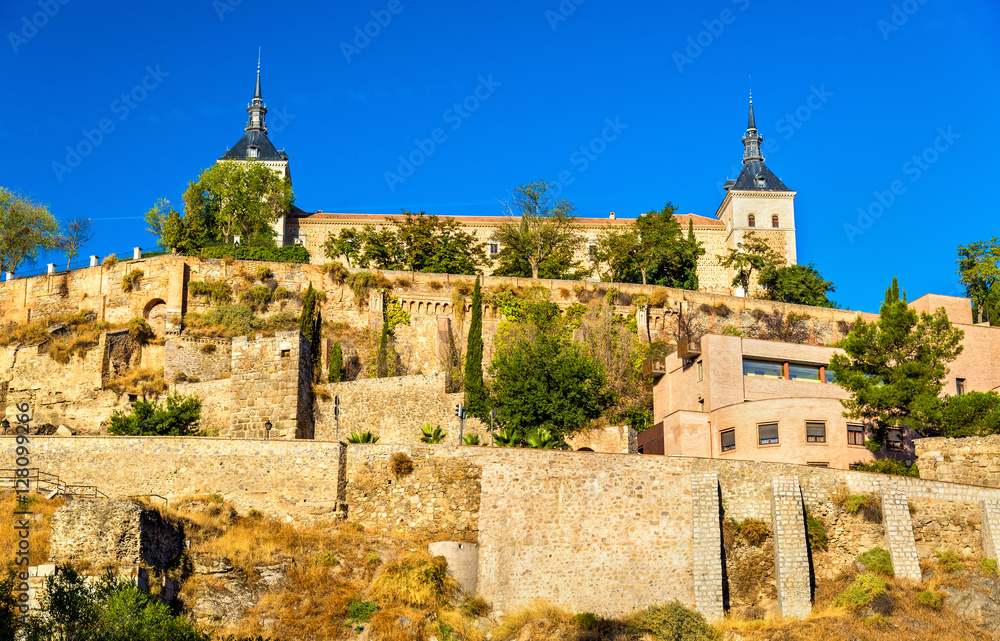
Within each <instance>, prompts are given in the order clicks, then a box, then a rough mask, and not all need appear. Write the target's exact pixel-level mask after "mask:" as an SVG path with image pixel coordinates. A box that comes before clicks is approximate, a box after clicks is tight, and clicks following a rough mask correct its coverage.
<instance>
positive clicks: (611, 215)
mask: <svg viewBox="0 0 1000 641" xmlns="http://www.w3.org/2000/svg"><path fill="white" fill-rule="evenodd" d="M608 218H610V219H611V220H614V219H615V212H611V213H610V214H608Z"/></svg>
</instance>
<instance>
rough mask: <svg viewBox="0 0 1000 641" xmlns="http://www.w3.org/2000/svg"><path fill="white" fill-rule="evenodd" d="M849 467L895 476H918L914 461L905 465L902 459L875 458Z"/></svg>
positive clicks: (860, 470)
mask: <svg viewBox="0 0 1000 641" xmlns="http://www.w3.org/2000/svg"><path fill="white" fill-rule="evenodd" d="M851 467H853V468H854V469H855V470H857V471H859V472H875V473H876V474H894V475H896V476H912V477H915V478H918V477H919V476H920V472H919V471H918V470H917V466H916V464H915V463H914V464H913V465H910V466H907V465H906V463H904V462H903V461H897V460H896V459H888V458H883V459H875V460H874V461H868V462H867V463H855V464H854V465H853V466H851Z"/></svg>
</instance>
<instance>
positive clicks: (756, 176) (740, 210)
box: [715, 97, 796, 296]
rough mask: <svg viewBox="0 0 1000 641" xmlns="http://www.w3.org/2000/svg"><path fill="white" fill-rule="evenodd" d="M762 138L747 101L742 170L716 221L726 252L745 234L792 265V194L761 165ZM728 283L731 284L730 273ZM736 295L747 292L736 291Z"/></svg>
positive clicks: (731, 184)
mask: <svg viewBox="0 0 1000 641" xmlns="http://www.w3.org/2000/svg"><path fill="white" fill-rule="evenodd" d="M763 140H764V137H763V136H761V135H760V133H758V131H757V122H756V120H755V118H754V113H753V97H751V98H750V115H749V117H748V118H747V131H746V134H745V135H744V136H743V169H742V170H741V171H740V175H739V176H737V178H736V179H735V180H729V181H727V182H726V184H725V188H726V196H725V198H723V199H722V204H721V205H719V209H718V211H717V212H716V214H715V215H716V217H717V218H718V219H719V220H721V221H722V222H723V223H725V225H726V242H725V245H726V247H727V248H735V247H736V245H737V244H738V243H739V242H741V241H742V240H743V238H744V237H745V236H746V234H747V233H750V232H752V233H753V234H754V235H755V236H757V237H758V238H764V239H765V240H767V242H768V244H769V245H770V246H771V248H772V249H774V250H775V251H776V252H777V253H778V254H779V255H780V256H783V257H784V259H785V264H786V265H794V264H795V262H796V257H795V202H794V201H795V193H796V192H794V191H792V190H791V189H789V188H788V187H786V186H785V183H783V182H781V179H780V178H778V177H777V176H775V175H774V173H772V172H771V170H770V169H768V167H767V165H765V164H764V155H763V153H762V145H761V143H762V142H763ZM727 280H732V274H731V273H730V274H729V276H728V277H727ZM734 293H735V294H736V295H739V296H746V295H747V294H748V292H744V291H742V289H741V288H736V290H735V291H734Z"/></svg>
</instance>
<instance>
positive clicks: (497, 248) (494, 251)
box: [490, 243, 500, 256]
mask: <svg viewBox="0 0 1000 641" xmlns="http://www.w3.org/2000/svg"><path fill="white" fill-rule="evenodd" d="M499 253H500V245H497V244H496V243H490V255H491V256H495V255H496V254H499Z"/></svg>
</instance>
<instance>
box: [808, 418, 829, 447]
mask: <svg viewBox="0 0 1000 641" xmlns="http://www.w3.org/2000/svg"><path fill="white" fill-rule="evenodd" d="M806 443H826V423H824V422H822V421H806Z"/></svg>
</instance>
